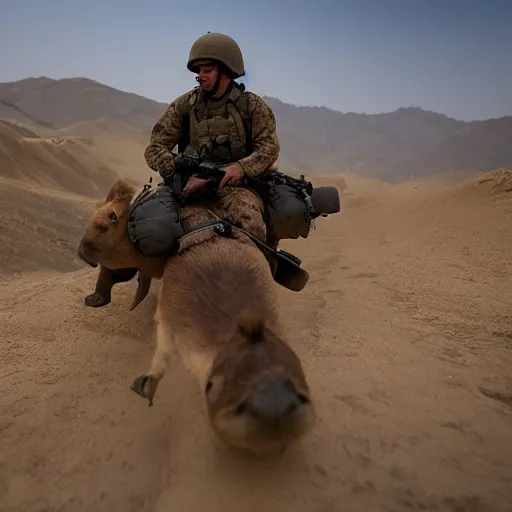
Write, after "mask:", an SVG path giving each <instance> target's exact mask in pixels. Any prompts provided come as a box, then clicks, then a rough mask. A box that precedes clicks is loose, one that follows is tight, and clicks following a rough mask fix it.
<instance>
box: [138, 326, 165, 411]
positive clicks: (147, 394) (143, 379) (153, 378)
mask: <svg viewBox="0 0 512 512" xmlns="http://www.w3.org/2000/svg"><path fill="white" fill-rule="evenodd" d="M172 350H173V334H172V332H171V331H170V329H168V328H167V327H166V326H165V325H164V324H162V323H161V322H158V324H157V327H156V349H155V353H154V354H153V360H152V362H151V369H150V370H149V373H147V374H146V375H141V376H139V377H136V378H135V380H134V381H133V384H132V386H131V390H132V391H135V393H137V394H138V395H140V396H141V397H142V398H147V399H148V400H149V406H150V407H151V406H152V405H153V398H154V396H155V393H156V388H157V387H158V383H159V382H160V380H161V379H162V377H163V376H164V375H165V373H166V372H167V370H168V368H169V361H170V359H171V354H172Z"/></svg>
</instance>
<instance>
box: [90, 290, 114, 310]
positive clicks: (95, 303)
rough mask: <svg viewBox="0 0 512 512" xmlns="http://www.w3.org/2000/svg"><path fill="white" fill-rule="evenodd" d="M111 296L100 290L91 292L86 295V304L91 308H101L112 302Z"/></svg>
mask: <svg viewBox="0 0 512 512" xmlns="http://www.w3.org/2000/svg"><path fill="white" fill-rule="evenodd" d="M110 300H111V299H110V297H105V296H103V295H101V294H100V293H98V292H94V293H91V294H90V295H87V297H85V305H86V306H89V307H91V308H100V307H101V306H106V305H107V304H110Z"/></svg>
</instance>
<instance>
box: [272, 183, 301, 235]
mask: <svg viewBox="0 0 512 512" xmlns="http://www.w3.org/2000/svg"><path fill="white" fill-rule="evenodd" d="M265 207H266V213H267V220H268V223H269V225H270V226H269V227H270V228H271V231H272V234H273V236H275V237H276V238H277V239H279V240H285V239H287V238H298V237H299V236H301V237H303V238H307V236H308V235H309V230H310V229H311V218H310V215H309V211H308V206H307V204H306V202H305V200H304V197H303V195H302V194H301V192H300V191H299V190H297V189H296V188H295V187H293V186H290V185H288V184H284V183H276V184H274V185H272V186H271V187H270V190H269V191H268V195H267V197H266V198H265Z"/></svg>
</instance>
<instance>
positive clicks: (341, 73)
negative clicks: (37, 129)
mask: <svg viewBox="0 0 512 512" xmlns="http://www.w3.org/2000/svg"><path fill="white" fill-rule="evenodd" d="M0 6H1V7H2V10H1V12H2V17H1V18H0V82H7V81H13V80H18V79H21V78H26V77H28V76H49V77H50V78H62V77H72V76H85V77H89V78H92V79H94V80H97V81H99V82H102V83H105V84H107V85H111V86H113V87H117V88H120V89H122V90H126V91H130V92H135V93H137V94H141V95H143V96H146V97H149V98H152V99H156V100H159V101H165V102H168V101H171V100H172V99H173V98H174V97H176V96H178V95H179V94H182V93H183V92H185V91H186V90H188V89H189V88H191V87H193V86H194V85H195V84H196V83H195V81H194V76H195V75H194V74H192V73H190V72H189V71H188V70H187V69H186V60H187V56H188V52H189V49H190V45H191V44H192V43H193V41H194V40H195V38H196V37H198V36H200V35H202V34H203V33H205V32H207V31H212V32H224V33H228V34H229V35H231V36H232V37H234V38H235V39H236V40H237V41H238V42H239V44H240V46H241V47H242V51H243V54H244V58H245V62H246V70H247V76H246V78H245V79H244V82H245V83H246V84H247V87H248V88H250V89H251V90H253V91H254V92H256V93H258V94H260V95H269V96H274V97H277V98H279V99H281V100H282V101H285V102H289V103H295V104H300V105H319V106H322V105H323V106H326V107H329V108H333V109H335V110H341V111H343V112H364V113H380V112H389V111H391V110H394V109H396V108H398V107H401V106H418V107H421V108H424V109H428V110H435V111H437V112H442V113H445V114H447V115H449V116H453V117H455V118H458V119H464V120H472V119H483V118H487V117H501V116H504V115H512V0H502V1H497V0H481V1H478V2H477V1H474V0H353V1H343V0H338V1H335V0H333V1H326V0H316V1H315V0H307V1H303V0H252V1H245V0H238V1H235V0H211V3H210V2H209V1H208V0H201V1H200V0H187V1H182V0H174V1H170V0H162V1H151V0H137V1H134V0H101V1H100V0H86V1H84V0H80V1H77V0H0Z"/></svg>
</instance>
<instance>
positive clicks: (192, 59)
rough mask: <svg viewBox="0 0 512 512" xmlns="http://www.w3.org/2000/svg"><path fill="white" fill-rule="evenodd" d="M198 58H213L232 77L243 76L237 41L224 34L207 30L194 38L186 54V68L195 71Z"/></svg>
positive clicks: (242, 63) (241, 58)
mask: <svg viewBox="0 0 512 512" xmlns="http://www.w3.org/2000/svg"><path fill="white" fill-rule="evenodd" d="M200 60H214V61H217V62H221V63H222V64H224V66H226V68H227V69H228V72H229V76H230V77H231V78H233V79H235V78H238V77H241V76H244V75H245V69H244V58H243V56H242V51H241V50H240V47H239V46H238V44H237V42H236V41H235V40H234V39H232V38H231V37H229V36H227V35H225V34H219V33H215V32H208V33H207V34H205V35H203V36H201V37H200V38H199V39H196V41H195V42H194V44H193V45H192V48H191V49H190V54H189V56H188V63H187V68H188V69H189V70H190V71H192V72H193V73H197V72H198V71H199V70H198V67H197V66H196V65H195V64H196V62H197V61H200Z"/></svg>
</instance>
